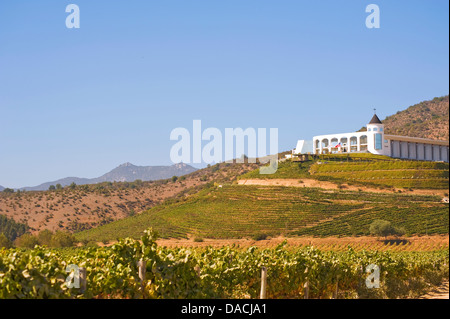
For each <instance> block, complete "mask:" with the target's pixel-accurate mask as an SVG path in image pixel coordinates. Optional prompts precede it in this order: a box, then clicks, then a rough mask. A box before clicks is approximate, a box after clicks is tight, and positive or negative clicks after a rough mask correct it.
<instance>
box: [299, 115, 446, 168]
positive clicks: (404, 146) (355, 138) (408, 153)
mask: <svg viewBox="0 0 450 319" xmlns="http://www.w3.org/2000/svg"><path fill="white" fill-rule="evenodd" d="M301 141H302V140H300V141H299V143H297V145H300V142H301ZM301 145H305V144H301ZM353 152H370V153H372V154H378V155H387V156H390V157H394V158H402V159H412V160H426V161H444V162H448V161H449V142H448V141H438V140H431V139H425V138H417V137H408V136H397V135H388V134H384V124H383V123H382V122H381V121H380V119H379V118H378V116H377V115H376V114H375V115H374V116H373V117H372V120H371V121H370V122H369V124H367V131H365V132H353V133H340V134H327V135H319V136H314V137H313V145H312V153H313V154H338V153H353ZM293 153H294V154H305V153H304V152H302V150H301V149H299V148H298V146H297V149H295V150H294V151H293Z"/></svg>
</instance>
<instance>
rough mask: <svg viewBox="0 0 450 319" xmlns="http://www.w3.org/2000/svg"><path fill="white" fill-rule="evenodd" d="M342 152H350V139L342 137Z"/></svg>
mask: <svg viewBox="0 0 450 319" xmlns="http://www.w3.org/2000/svg"><path fill="white" fill-rule="evenodd" d="M341 151H342V152H348V138H346V137H341Z"/></svg>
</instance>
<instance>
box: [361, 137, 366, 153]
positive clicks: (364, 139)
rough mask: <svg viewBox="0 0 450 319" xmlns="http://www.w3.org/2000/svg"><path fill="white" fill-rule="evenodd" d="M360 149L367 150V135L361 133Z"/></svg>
mask: <svg viewBox="0 0 450 319" xmlns="http://www.w3.org/2000/svg"><path fill="white" fill-rule="evenodd" d="M359 144H360V149H359V150H360V151H367V135H361V136H360V137H359Z"/></svg>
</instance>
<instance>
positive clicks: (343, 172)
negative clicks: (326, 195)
mask: <svg viewBox="0 0 450 319" xmlns="http://www.w3.org/2000/svg"><path fill="white" fill-rule="evenodd" d="M337 160H338V161H325V162H322V161H321V162H316V163H315V164H314V165H312V166H311V169H310V173H311V175H312V176H314V177H315V178H319V177H322V178H323V177H328V178H330V179H332V180H334V181H348V182H358V183H363V184H368V183H369V184H375V185H382V186H392V187H403V188H427V189H445V188H448V182H449V165H448V163H437V162H425V161H404V160H390V161H373V162H370V161H369V162H362V161H361V162H352V161H351V162H347V161H345V160H344V158H342V160H341V161H339V158H337Z"/></svg>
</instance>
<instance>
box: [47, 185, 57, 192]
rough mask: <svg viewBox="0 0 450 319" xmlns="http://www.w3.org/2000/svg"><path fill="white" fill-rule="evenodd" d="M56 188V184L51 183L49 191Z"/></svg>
mask: <svg viewBox="0 0 450 319" xmlns="http://www.w3.org/2000/svg"><path fill="white" fill-rule="evenodd" d="M55 189H56V187H55V185H50V187H49V188H48V190H49V191H54V190H55Z"/></svg>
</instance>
